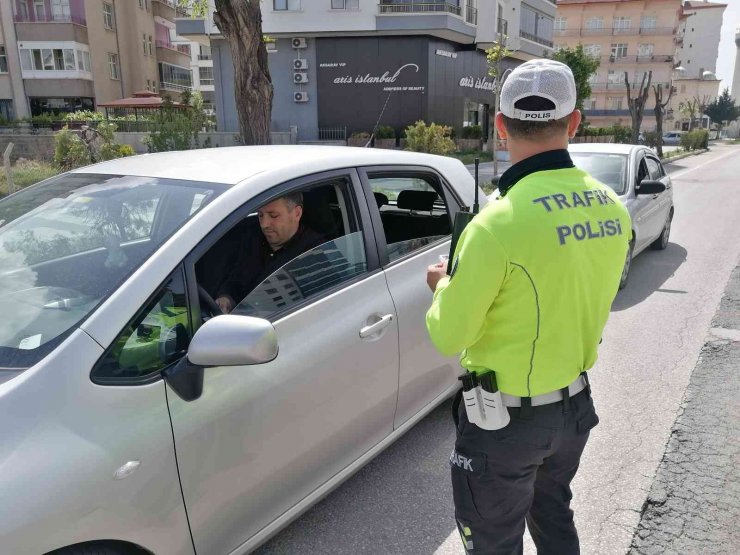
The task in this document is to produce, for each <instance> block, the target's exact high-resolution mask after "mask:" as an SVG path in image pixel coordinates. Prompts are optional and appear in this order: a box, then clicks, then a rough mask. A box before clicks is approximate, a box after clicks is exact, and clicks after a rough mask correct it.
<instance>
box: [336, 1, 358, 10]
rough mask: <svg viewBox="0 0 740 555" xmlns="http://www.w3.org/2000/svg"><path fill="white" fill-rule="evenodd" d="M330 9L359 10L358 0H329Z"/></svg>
mask: <svg viewBox="0 0 740 555" xmlns="http://www.w3.org/2000/svg"><path fill="white" fill-rule="evenodd" d="M331 9H332V10H359V9H360V0H331Z"/></svg>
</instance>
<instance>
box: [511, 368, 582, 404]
mask: <svg viewBox="0 0 740 555" xmlns="http://www.w3.org/2000/svg"><path fill="white" fill-rule="evenodd" d="M587 387H589V384H588V376H586V373H585V372H584V373H583V374H581V375H579V376H578V377H577V378H576V379H575V380H574V381H573V382H572V383H571V384H570V385H568V388H567V389H568V397H573V396H574V395H577V394H578V393H580V392H581V391H583V390H584V388H587ZM564 389H566V388H563V389H558V390H556V391H551V392H550V393H544V394H542V395H535V396H534V397H529V399H531V406H533V407H538V406H541V405H549V404H550V403H557V402H558V401H562V400H563V390H564ZM501 398H502V399H503V401H504V405H506V406H507V407H521V406H522V397H517V396H515V395H508V394H507V393H504V392H503V391H502V392H501ZM526 398H527V397H525V399H526Z"/></svg>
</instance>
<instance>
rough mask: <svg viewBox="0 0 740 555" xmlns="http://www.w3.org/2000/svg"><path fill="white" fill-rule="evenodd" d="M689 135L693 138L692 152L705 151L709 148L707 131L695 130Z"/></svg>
mask: <svg viewBox="0 0 740 555" xmlns="http://www.w3.org/2000/svg"><path fill="white" fill-rule="evenodd" d="M691 134H692V135H693V136H694V137H693V141H692V143H691V144H692V145H693V148H694V150H699V149H705V148H708V147H709V131H707V130H706V129H697V130H696V131H692V132H691Z"/></svg>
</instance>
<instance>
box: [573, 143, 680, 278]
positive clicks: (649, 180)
mask: <svg viewBox="0 0 740 555" xmlns="http://www.w3.org/2000/svg"><path fill="white" fill-rule="evenodd" d="M568 151H569V152H570V155H571V158H572V159H573V163H574V164H575V165H576V166H577V167H579V168H581V169H583V170H584V171H586V172H588V173H589V174H591V175H592V176H593V177H594V178H596V179H598V180H599V181H601V182H602V183H604V184H605V185H608V186H609V187H611V188H612V189H614V191H615V192H616V193H617V194H618V195H619V198H620V199H621V200H622V202H623V203H624V204H625V206H626V207H627V210H629V213H630V216H631V218H632V240H631V241H630V249H629V252H628V253H627V259H626V260H625V264H624V270H623V272H622V280H621V282H620V284H619V288H620V289H621V288H623V287H625V286H626V285H627V278H628V277H629V272H630V268H631V267H632V259H633V258H634V257H635V256H637V255H638V254H639V253H640V252H642V251H643V250H645V249H646V248H647V247H651V248H653V249H656V250H663V249H665V248H666V247H667V246H668V241H669V237H670V234H671V222H672V220H673V212H674V207H673V188H672V184H671V178H670V177H669V176H668V174H667V173H666V171H665V168H664V167H663V164H662V163H661V161H660V160H659V159H658V157H657V156H656V155H655V152H653V151H652V150H651V149H649V148H647V147H644V146H638V145H620V144H599V143H587V144H574V145H570V146H569V147H568Z"/></svg>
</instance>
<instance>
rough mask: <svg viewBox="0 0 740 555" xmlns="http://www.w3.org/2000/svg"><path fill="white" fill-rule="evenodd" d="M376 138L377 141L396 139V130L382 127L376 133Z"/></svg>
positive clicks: (385, 126)
mask: <svg viewBox="0 0 740 555" xmlns="http://www.w3.org/2000/svg"><path fill="white" fill-rule="evenodd" d="M375 138H376V139H395V138H396V130H395V129H393V128H392V127H391V126H390V125H381V126H380V127H378V129H377V130H376V131H375Z"/></svg>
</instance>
